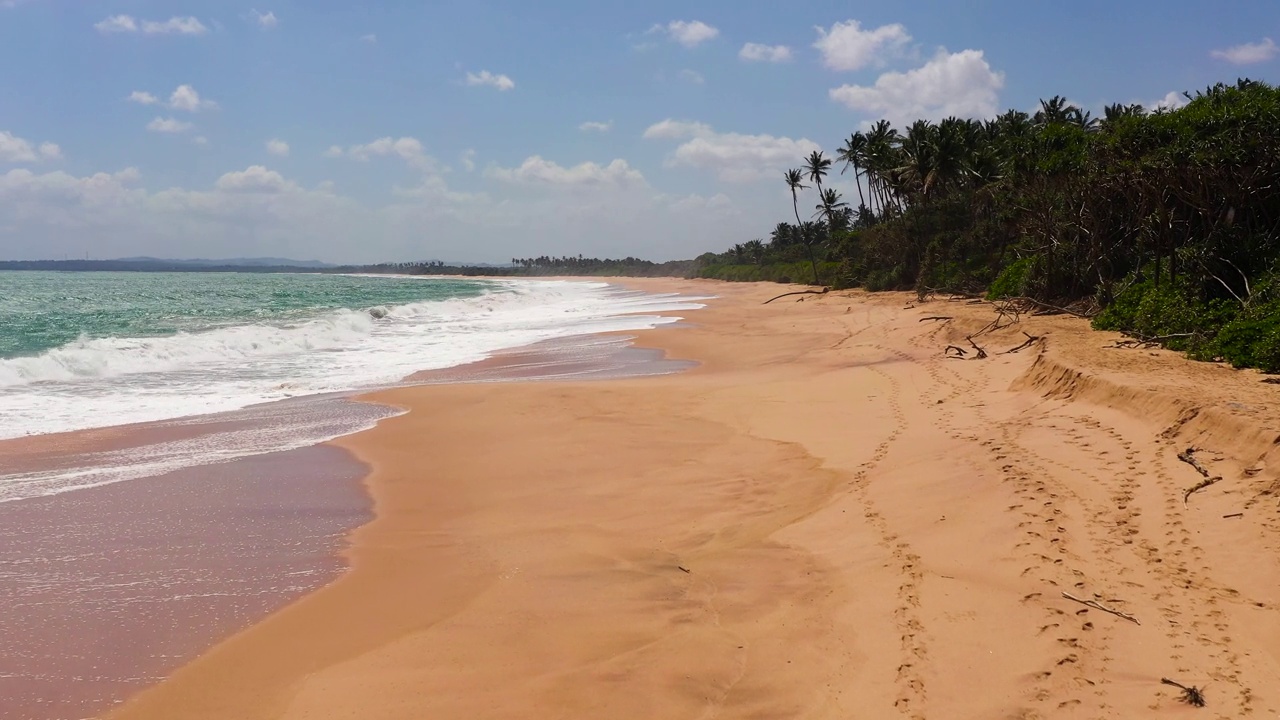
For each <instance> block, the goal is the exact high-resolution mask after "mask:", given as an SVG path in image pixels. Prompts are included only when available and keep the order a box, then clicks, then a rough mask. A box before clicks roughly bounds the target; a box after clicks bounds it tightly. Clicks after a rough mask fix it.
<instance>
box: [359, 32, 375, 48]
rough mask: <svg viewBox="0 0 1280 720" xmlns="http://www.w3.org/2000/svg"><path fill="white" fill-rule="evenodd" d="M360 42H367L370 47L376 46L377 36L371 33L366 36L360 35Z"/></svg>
mask: <svg viewBox="0 0 1280 720" xmlns="http://www.w3.org/2000/svg"><path fill="white" fill-rule="evenodd" d="M360 42H367V43H369V44H370V45H377V44H378V36H377V35H375V34H373V33H369V34H368V35H361V36H360Z"/></svg>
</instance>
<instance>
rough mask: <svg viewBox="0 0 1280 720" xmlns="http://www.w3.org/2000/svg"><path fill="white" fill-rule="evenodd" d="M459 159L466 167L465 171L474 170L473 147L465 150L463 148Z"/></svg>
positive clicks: (474, 156) (474, 153)
mask: <svg viewBox="0 0 1280 720" xmlns="http://www.w3.org/2000/svg"><path fill="white" fill-rule="evenodd" d="M459 160H461V162H462V167H463V168H464V169H466V171H467V172H475V169H476V151H475V150H474V149H472V148H467V149H466V150H463V151H462V156H461V157H460V158H459Z"/></svg>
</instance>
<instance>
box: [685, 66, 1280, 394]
mask: <svg viewBox="0 0 1280 720" xmlns="http://www.w3.org/2000/svg"><path fill="white" fill-rule="evenodd" d="M1187 98H1188V100H1189V102H1188V103H1187V104H1186V105H1185V106H1184V107H1182V108H1180V109H1159V110H1156V111H1154V112H1148V111H1147V110H1146V109H1144V108H1143V107H1142V106H1139V105H1128V106H1125V105H1112V106H1109V107H1107V108H1106V109H1105V113H1104V116H1103V117H1101V118H1094V117H1091V116H1090V113H1088V112H1084V111H1082V110H1080V109H1079V108H1076V107H1074V106H1072V105H1070V104H1069V103H1067V102H1066V101H1065V100H1064V99H1063V98H1061V97H1054V98H1052V99H1049V100H1042V101H1041V103H1040V109H1039V111H1038V112H1036V113H1035V114H1034V115H1031V114H1028V113H1024V112H1020V111H1017V110H1010V111H1009V112H1006V113H1005V114H1003V115H1000V116H999V117H997V118H995V119H993V120H989V121H986V122H979V121H976V120H964V119H958V118H947V119H945V120H942V121H940V122H938V123H932V122H928V121H924V120H920V121H917V122H915V123H913V124H911V125H910V126H909V127H907V128H905V129H904V130H902V131H899V130H897V129H895V128H893V127H891V126H890V125H889V123H887V122H884V121H881V122H879V123H876V124H875V125H874V126H872V127H871V128H870V129H869V130H868V131H866V132H858V133H854V134H853V135H852V136H850V137H849V139H848V140H847V141H846V142H845V143H844V146H843V147H842V148H841V150H840V153H839V155H838V157H837V160H838V162H840V163H841V164H842V165H843V167H844V170H843V171H844V172H848V171H851V172H852V173H853V175H854V177H856V178H858V179H859V180H860V182H859V183H858V193H859V196H860V197H859V198H857V201H858V206H857V208H856V209H854V208H851V207H850V206H849V204H848V203H847V202H846V201H845V199H843V198H841V197H840V195H839V194H838V193H836V192H835V191H834V190H833V189H832V188H830V187H824V186H823V181H824V180H828V174H829V173H830V172H831V170H833V168H832V167H831V160H829V159H826V158H824V157H822V154H821V153H815V154H814V155H812V156H810V157H808V158H805V159H804V160H803V163H804V167H803V169H802V170H794V171H790V172H788V173H787V174H786V176H785V178H784V180H785V182H786V183H787V185H788V187H789V188H790V189H791V190H792V193H793V200H794V201H793V205H792V208H791V210H792V211H793V212H792V213H791V214H793V215H794V217H795V220H796V224H795V225H789V224H786V223H783V224H781V225H779V226H778V227H777V228H775V229H774V231H773V234H772V235H771V237H770V239H769V241H768V243H765V242H764V241H763V240H757V241H752V242H749V243H744V244H742V245H738V246H735V247H734V248H733V249H731V250H730V251H728V252H725V253H721V254H718V255H713V256H710V257H708V256H704V257H703V258H701V260H702V261H703V263H702V266H701V270H700V272H701V274H702V275H703V276H706V277H726V279H729V278H728V277H727V274H732V272H731V269H732V268H738V267H741V266H743V265H755V266H756V267H758V268H759V270H758V275H759V276H760V277H767V276H769V275H770V274H771V271H770V270H768V269H767V268H769V267H771V266H775V265H778V266H786V267H787V268H788V269H787V271H786V272H785V273H782V272H777V273H774V274H777V275H783V274H785V275H786V276H787V277H789V278H790V279H792V280H793V281H796V282H815V281H816V282H820V283H827V284H832V285H835V286H837V287H847V286H863V287H866V288H868V289H870V290H879V289H915V290H917V291H920V292H922V293H925V292H929V291H943V292H962V293H971V294H977V293H987V294H988V296H989V297H992V298H996V297H1015V296H1025V297H1029V298H1032V299H1035V300H1037V301H1040V302H1045V303H1052V304H1054V305H1059V306H1073V307H1075V308H1077V309H1080V310H1082V311H1084V312H1086V313H1088V314H1091V315H1093V314H1096V318H1095V325H1096V326H1097V327H1100V328H1108V329H1116V330H1122V331H1125V332H1128V333H1130V334H1133V335H1137V336H1139V337H1143V338H1159V339H1160V340H1161V341H1162V342H1167V343H1168V344H1170V345H1171V346H1173V347H1177V348H1180V349H1185V350H1188V351H1189V352H1191V353H1192V354H1193V355H1194V356H1196V357H1202V358H1223V359H1226V360H1229V361H1231V362H1232V363H1234V364H1237V365H1242V366H1243V365H1247V366H1256V367H1262V368H1264V369H1267V370H1270V371H1280V267H1277V261H1278V260H1280V90H1277V89H1276V88H1273V87H1271V86H1269V85H1267V84H1265V83H1261V82H1255V81H1250V80H1241V81H1239V82H1237V83H1236V84H1235V85H1230V86H1228V85H1221V84H1220V85H1217V86H1214V87H1210V88H1207V89H1206V90H1204V91H1202V92H1198V93H1196V94H1195V95H1194V96H1191V95H1188V96H1187ZM806 181H807V182H808V184H807V185H806V184H805V183H806ZM810 187H812V188H813V190H814V191H815V192H816V196H817V201H816V205H814V213H813V215H812V216H811V217H812V219H811V220H804V219H803V218H802V217H801V211H800V206H801V203H803V202H806V200H805V198H806V196H807V197H808V203H810V204H812V203H813V197H814V196H813V195H810V194H808V193H802V192H801V191H803V190H807V189H808V188H810ZM806 259H810V260H811V267H812V269H811V271H810V272H809V273H798V272H796V269H795V268H796V267H797V263H800V262H802V261H804V260H806ZM735 272H736V271H735ZM815 276H816V277H815Z"/></svg>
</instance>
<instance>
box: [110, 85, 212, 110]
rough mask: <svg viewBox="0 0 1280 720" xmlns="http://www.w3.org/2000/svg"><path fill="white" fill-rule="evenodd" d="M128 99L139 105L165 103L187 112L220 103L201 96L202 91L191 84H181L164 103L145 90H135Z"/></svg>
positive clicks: (166, 105)
mask: <svg viewBox="0 0 1280 720" xmlns="http://www.w3.org/2000/svg"><path fill="white" fill-rule="evenodd" d="M126 99H127V100H128V101H129V102H136V103H138V104H139V105H161V104H163V105H164V106H165V107H168V108H170V109H172V110H183V111H186V112H199V111H200V110H212V109H214V108H216V107H218V103H216V102H214V101H212V100H206V99H204V98H202V97H200V93H198V92H196V89H195V88H193V87H191V86H190V85H179V86H178V87H177V89H175V90H174V91H173V93H172V94H171V95H169V102H167V103H162V102H161V100H160V98H158V97H156V96H155V95H152V94H151V93H149V92H146V91H144V90H134V91H133V92H132V93H130V94H129V97H128V98H126Z"/></svg>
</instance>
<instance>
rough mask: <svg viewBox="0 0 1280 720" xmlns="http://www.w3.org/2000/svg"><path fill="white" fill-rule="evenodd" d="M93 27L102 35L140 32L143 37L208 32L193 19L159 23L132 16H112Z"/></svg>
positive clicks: (174, 18) (170, 20)
mask: <svg viewBox="0 0 1280 720" xmlns="http://www.w3.org/2000/svg"><path fill="white" fill-rule="evenodd" d="M93 27H94V29H95V30H97V31H98V32H100V33H102V34H103V35H110V34H112V33H136V32H142V33H143V34H145V35H203V34H205V33H207V32H209V28H207V27H205V26H204V23H202V22H200V21H199V20H197V19H196V18H194V17H176V16H175V17H171V18H169V19H168V20H165V21H163V22H159V21H156V20H137V19H136V18H134V17H133V16H132V15H112V16H110V17H108V18H106V19H104V20H101V21H99V22H96V23H94V25H93Z"/></svg>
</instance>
